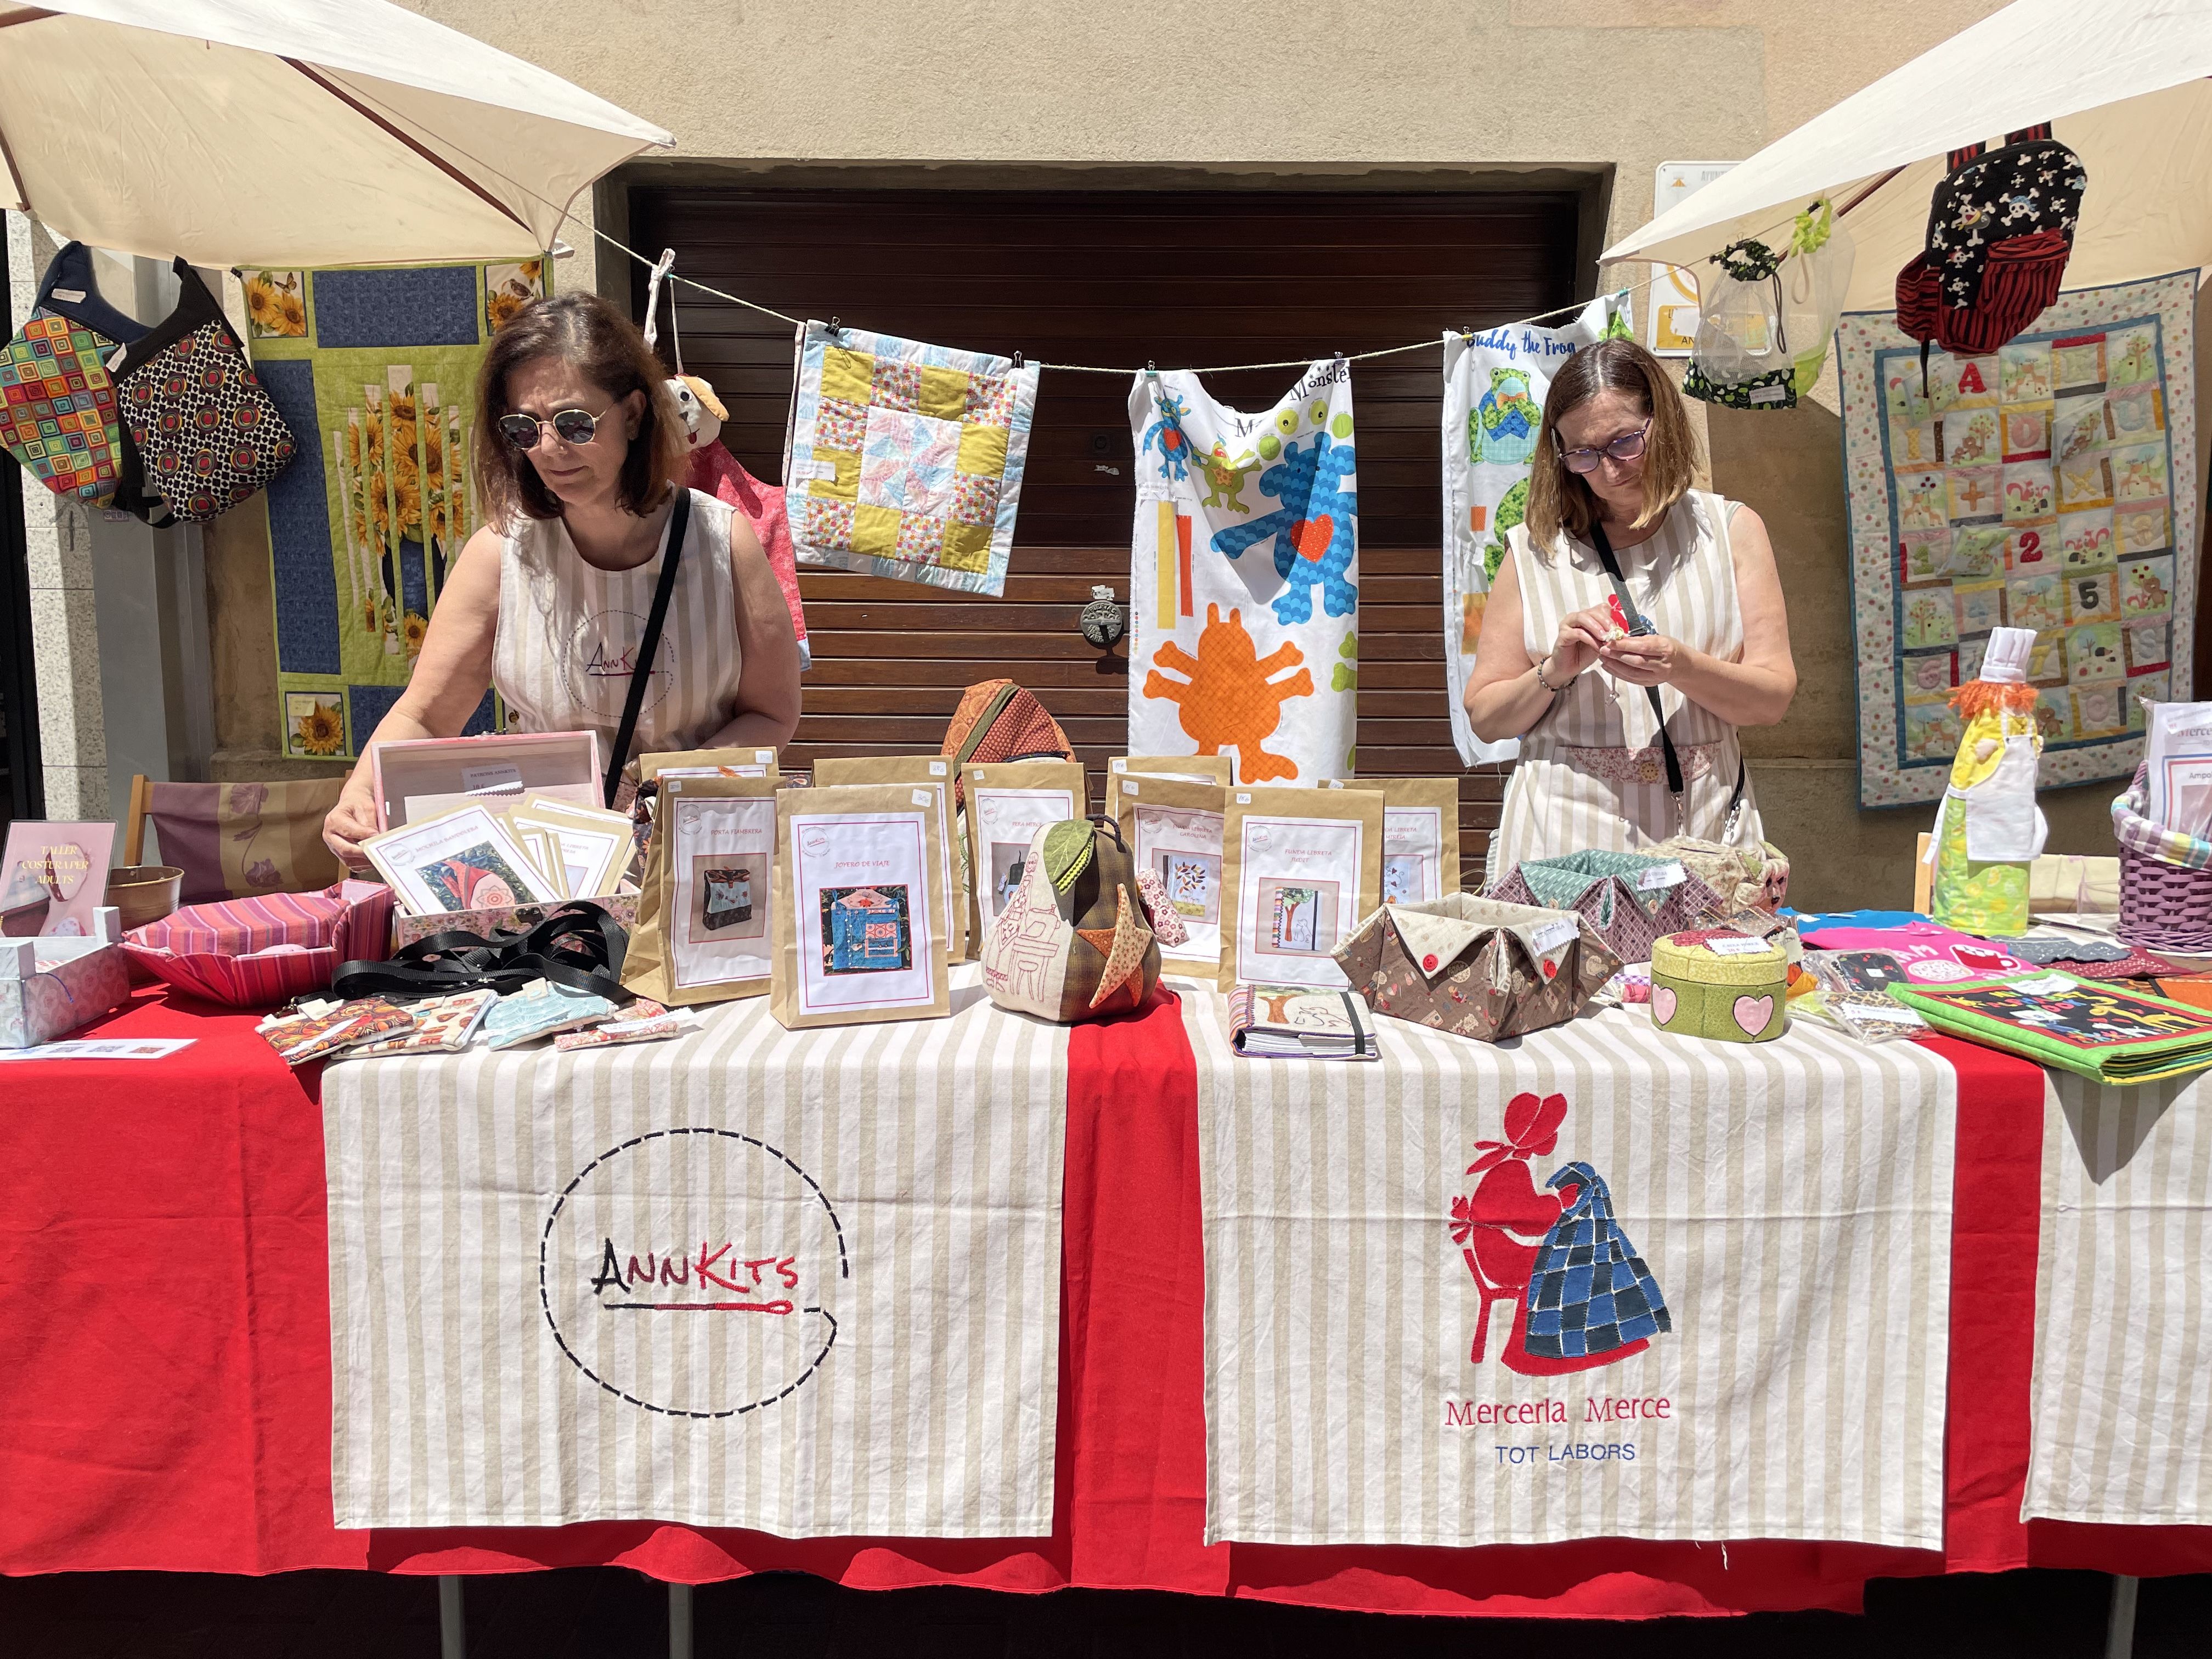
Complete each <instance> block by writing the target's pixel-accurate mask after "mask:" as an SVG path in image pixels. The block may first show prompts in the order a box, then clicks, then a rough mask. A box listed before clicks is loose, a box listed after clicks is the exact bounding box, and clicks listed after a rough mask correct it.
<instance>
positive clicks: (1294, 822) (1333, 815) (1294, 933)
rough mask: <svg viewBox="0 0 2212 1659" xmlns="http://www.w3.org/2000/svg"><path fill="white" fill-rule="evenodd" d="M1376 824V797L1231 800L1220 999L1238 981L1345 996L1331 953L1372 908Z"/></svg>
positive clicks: (1273, 795) (1236, 795) (1352, 793)
mask: <svg viewBox="0 0 2212 1659" xmlns="http://www.w3.org/2000/svg"><path fill="white" fill-rule="evenodd" d="M1222 842H1223V848H1224V852H1225V858H1226V863H1227V872H1226V878H1225V879H1226V885H1227V892H1228V894H1229V899H1230V904H1231V917H1230V926H1229V929H1228V932H1229V938H1228V940H1227V941H1226V943H1225V948H1224V950H1223V951H1222V957H1221V963H1220V968H1219V973H1218V983H1219V984H1220V985H1221V987H1222V988H1223V989H1225V990H1233V989H1235V988H1236V986H1237V982H1238V981H1255V982H1259V983H1264V984H1271V985H1310V986H1313V987H1316V988H1318V989H1322V990H1330V991H1340V990H1344V989H1346V988H1348V986H1349V981H1347V980H1346V978H1345V976H1344V970H1343V969H1340V968H1339V967H1338V966H1337V965H1336V963H1335V960H1334V952H1335V950H1336V947H1337V946H1338V945H1340V944H1342V943H1343V942H1344V941H1345V940H1346V939H1350V938H1351V937H1352V934H1353V933H1356V932H1357V931H1358V927H1359V924H1360V922H1361V921H1363V920H1364V918H1365V917H1366V916H1367V915H1368V914H1369V913H1370V911H1372V910H1373V909H1374V908H1375V906H1376V890H1377V887H1378V885H1379V883H1380V878H1381V874H1382V852H1383V797H1382V794H1381V793H1380V792H1379V791H1376V790H1368V789H1232V790H1231V791H1230V792H1229V809H1228V811H1227V814H1226V816H1225V823H1224V826H1223V834H1222Z"/></svg>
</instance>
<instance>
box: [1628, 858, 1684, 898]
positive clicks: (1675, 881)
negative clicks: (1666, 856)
mask: <svg viewBox="0 0 2212 1659" xmlns="http://www.w3.org/2000/svg"><path fill="white" fill-rule="evenodd" d="M1688 879H1689V874H1688V872H1686V871H1685V870H1684V869H1683V868H1682V866H1680V864H1678V863H1676V862H1674V860H1671V859H1670V860H1668V861H1667V862H1666V863H1664V864H1655V865H1653V866H1651V867H1650V869H1649V870H1646V871H1645V872H1644V873H1643V874H1642V875H1640V876H1638V877H1637V878H1636V890H1637V891H1638V892H1639V893H1649V892H1652V891H1655V890H1657V889H1659V888H1662V887H1680V885H1681V884H1683V883H1684V882H1685V881H1687V880H1688Z"/></svg>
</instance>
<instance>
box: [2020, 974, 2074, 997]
mask: <svg viewBox="0 0 2212 1659" xmlns="http://www.w3.org/2000/svg"><path fill="white" fill-rule="evenodd" d="M2012 988H2013V989H2014V990H2015V991H2023V992H2025V993H2027V994H2028V995H2029V996H2032V997H2055V996H2063V995H2064V994H2066V993H2067V992H2069V991H2070V990H2072V989H2073V988H2074V981H2072V980H2070V979H2069V978H2067V977H2066V975H2063V974H2040V975H2037V976H2036V977H2035V978H2033V979H2016V980H2015V981H2013V982H2012Z"/></svg>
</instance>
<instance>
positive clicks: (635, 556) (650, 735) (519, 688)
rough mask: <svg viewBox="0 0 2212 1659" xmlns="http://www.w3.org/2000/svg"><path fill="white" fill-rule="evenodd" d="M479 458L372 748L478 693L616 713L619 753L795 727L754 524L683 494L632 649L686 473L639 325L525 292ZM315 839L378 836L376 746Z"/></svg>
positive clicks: (737, 739)
mask: <svg viewBox="0 0 2212 1659" xmlns="http://www.w3.org/2000/svg"><path fill="white" fill-rule="evenodd" d="M471 461H472V464H473V467H474V471H475V479H476V489H477V499H478V501H480V502H481V503H482V505H483V515H484V519H485V520H486V522H485V526H484V528H483V529H481V530H479V531H477V532H476V534H475V535H473V536H471V537H470V538H469V540H468V543H467V544H466V545H465V547H463V548H462V550H461V554H460V557H459V559H458V560H457V561H456V562H454V565H453V571H452V574H450V575H449V576H448V577H447V581H446V585H445V588H444V591H443V592H441V593H440V594H439V596H438V607H437V610H436V611H435V614H434V615H433V616H432V617H431V618H430V629H429V632H428V635H426V636H425V637H424V639H423V641H422V654H421V655H420V656H419V657H418V658H417V659H416V663H415V671H414V672H413V674H412V675H410V677H409V678H408V682H407V689H406V690H404V691H403V692H401V693H400V695H399V698H398V702H394V703H393V704H392V709H391V712H390V713H388V714H386V715H385V717H384V719H383V720H381V721H380V722H379V723H378V725H377V728H376V731H375V733H374V736H373V737H371V738H370V739H369V743H370V744H376V743H386V742H392V741H394V740H396V739H400V738H443V737H454V736H457V735H459V732H460V730H461V728H462V726H465V724H467V722H468V720H469V719H470V717H471V715H473V714H475V713H476V711H477V707H478V706H479V705H480V704H481V703H482V702H483V696H484V691H485V690H486V688H488V687H489V688H495V689H496V690H498V692H499V695H500V697H501V700H502V701H503V702H505V703H506V704H507V717H508V724H509V726H510V729H513V730H520V731H525V732H581V731H596V732H598V733H599V742H600V747H601V750H602V752H603V753H605V752H606V751H607V750H611V747H612V744H613V743H614V740H615V737H616V734H617V731H618V729H619V727H620V726H621V722H622V716H623V707H624V705H625V703H626V702H627V700H628V698H629V690H630V681H631V676H632V675H633V673H634V672H637V671H644V672H646V673H647V674H648V676H649V678H648V679H647V684H646V689H645V694H644V696H643V697H642V699H641V702H640V704H639V712H638V720H637V729H636V732H635V737H634V738H633V739H632V741H631V744H630V750H631V753H630V756H629V757H625V760H626V761H627V760H628V759H630V758H634V757H635V756H636V755H639V754H647V753H653V752H661V751H667V750H680V749H701V748H722V747H745V748H762V749H774V748H781V746H782V745H783V744H786V743H787V742H789V741H790V738H791V735H792V733H793V732H794V731H796V730H797V729H798V726H799V640H798V635H797V634H796V633H795V632H794V631H793V627H792V623H791V612H790V610H789V608H788V607H787V605H786V603H785V600H784V597H783V593H782V592H781V589H780V588H779V587H778V586H777V585H776V580H775V574H774V572H773V571H772V570H771V569H770V568H769V562H768V559H767V557H766V556H765V555H763V553H762V551H761V548H760V544H759V542H758V541H757V540H756V539H755V538H754V536H753V532H752V529H751V527H750V526H749V525H748V524H747V523H746V522H745V520H744V519H743V518H742V517H738V516H737V515H735V514H733V513H732V509H731V508H730V507H729V506H728V505H727V504H726V503H724V502H722V501H716V500H715V499H714V497H713V496H711V495H702V494H700V493H699V492H698V491H697V490H692V491H691V492H690V506H689V513H688V519H689V524H688V526H687V528H686V531H685V534H684V545H683V547H682V549H681V550H680V551H679V556H678V562H677V574H676V580H675V586H674V589H673V592H671V595H670V599H669V604H668V612H667V617H666V620H665V623H664V624H663V627H662V632H661V636H660V646H659V650H658V651H657V652H656V653H654V656H653V662H652V663H651V664H650V665H643V664H640V663H638V662H637V660H636V658H637V654H638V653H639V651H640V649H641V645H642V639H643V635H644V633H645V629H646V622H647V617H648V616H649V615H650V614H651V612H652V610H653V594H654V590H655V588H656V586H657V585H658V583H659V577H660V572H661V567H662V564H663V562H664V561H665V559H666V558H667V556H668V549H667V548H666V546H665V543H666V540H667V536H668V530H669V523H670V520H671V513H672V509H673V507H674V504H675V501H676V499H677V491H678V490H679V489H683V488H684V486H683V484H682V483H681V482H680V481H681V480H682V479H683V477H684V474H685V472H686V471H687V470H688V466H687V459H686V452H685V447H684V420H683V416H681V415H680V414H678V411H677V409H676V404H675V401H674V399H673V398H671V395H670V393H669V391H668V388H667V383H666V380H665V376H664V372H663V371H662V369H661V368H660V365H659V362H657V361H655V359H654V357H653V353H652V351H651V349H649V348H647V345H646V343H645V338H644V337H643V336H642V335H641V334H640V333H639V332H638V331H637V329H636V328H635V326H634V325H632V324H631V323H630V321H629V319H628V318H626V317H624V316H623V314H622V313H620V312H619V311H617V310H616V309H615V307H613V306H611V305H610V304H609V303H608V302H607V301H605V300H603V299H601V298H600V297H599V295H596V294H566V295H560V296H558V297H556V298H554V299H550V300H540V301H537V302H536V303H535V304H532V305H531V306H528V307H526V308H525V309H524V310H523V311H522V312H520V313H519V314H518V315H517V316H515V317H514V318H513V320H511V321H509V322H508V323H507V324H506V325H504V326H502V327H501V329H500V331H498V332H497V333H496V334H495V335H493V336H492V340H491V349H490V350H489V352H488V353H487V354H486V356H485V358H484V365H483V372H482V374H480V375H479V376H478V378H477V409H476V435H475V444H474V453H473V455H472V456H471ZM362 756H363V759H362V763H361V764H360V765H359V766H356V768H355V769H354V773H353V775H352V777H351V778H349V779H348V780H347V782H346V787H345V791H344V793H343V794H342V795H340V796H339V798H338V804H337V806H336V807H334V808H333V809H332V810H331V814H330V816H329V817H327V818H325V820H324V823H323V839H324V840H325V842H327V843H328V844H329V846H330V848H331V851H332V852H334V853H336V854H337V855H338V856H339V857H340V858H341V859H343V860H345V861H346V862H347V863H348V864H349V865H351V866H355V867H356V868H359V867H362V866H364V865H366V863H367V862H368V860H367V859H366V858H365V856H364V855H363V854H362V852H361V848H360V843H361V841H362V838H363V837H364V836H371V835H374V834H375V833H376V827H377V826H376V802H375V798H374V791H373V789H372V787H371V785H370V781H369V771H368V759H367V756H368V745H366V744H365V745H363V748H362Z"/></svg>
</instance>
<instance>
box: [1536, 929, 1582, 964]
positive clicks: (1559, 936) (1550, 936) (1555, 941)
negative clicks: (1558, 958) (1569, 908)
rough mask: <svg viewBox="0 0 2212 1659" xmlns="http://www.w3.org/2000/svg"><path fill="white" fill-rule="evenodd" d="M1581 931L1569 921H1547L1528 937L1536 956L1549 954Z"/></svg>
mask: <svg viewBox="0 0 2212 1659" xmlns="http://www.w3.org/2000/svg"><path fill="white" fill-rule="evenodd" d="M1581 932H1582V929H1581V928H1580V927H1577V925H1576V924H1575V923H1573V922H1571V921H1547V922H1546V923H1545V924H1544V925H1543V926H1542V927H1539V928H1537V929H1536V930H1535V931H1534V933H1530V934H1529V935H1528V938H1529V941H1530V943H1532V944H1533V945H1535V947H1536V954H1537V955H1538V956H1540V957H1541V956H1549V955H1550V954H1551V953H1552V952H1553V951H1556V950H1558V949H1559V946H1561V945H1565V943H1566V942H1567V941H1568V940H1569V939H1572V938H1574V937H1575V935H1576V934H1577V933H1581Z"/></svg>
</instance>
